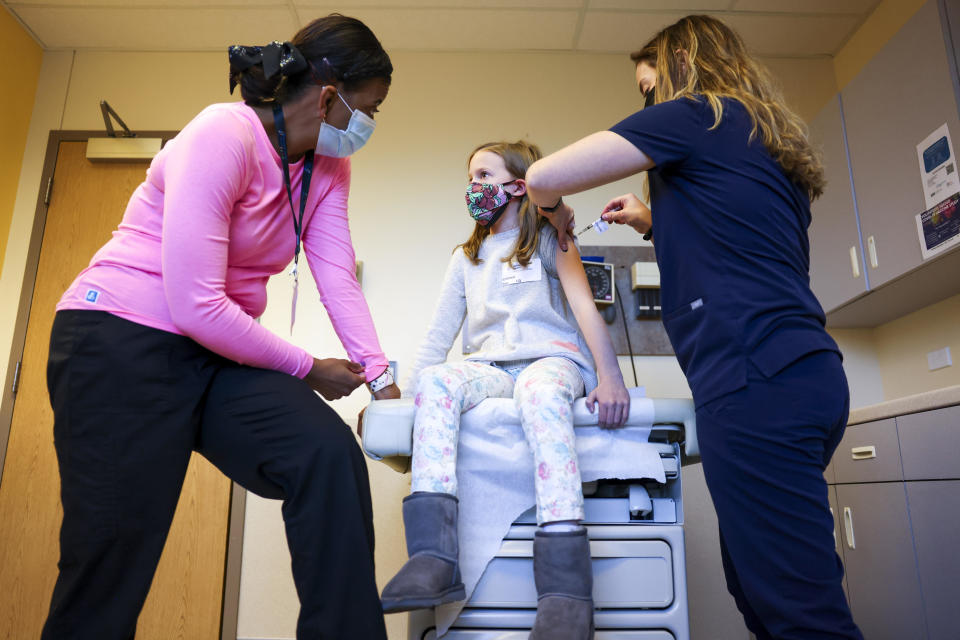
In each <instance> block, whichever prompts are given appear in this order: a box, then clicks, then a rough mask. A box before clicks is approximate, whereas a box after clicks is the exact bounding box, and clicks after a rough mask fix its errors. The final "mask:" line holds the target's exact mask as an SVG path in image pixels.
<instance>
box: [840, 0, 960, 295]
mask: <svg viewBox="0 0 960 640" xmlns="http://www.w3.org/2000/svg"><path fill="white" fill-rule="evenodd" d="M937 4H938V3H937V1H936V0H928V2H927V3H926V4H925V5H924V6H923V7H921V8H920V9H919V10H918V11H917V13H916V14H915V15H914V16H913V18H911V19H910V20H909V21H908V22H907V23H906V24H905V25H904V26H903V28H902V29H901V30H900V31H899V32H897V34H896V35H894V36H893V38H891V40H890V42H888V43H887V45H886V46H885V47H884V48H883V49H881V50H880V52H879V53H878V54H877V55H876V56H874V58H873V59H872V60H870V62H869V63H867V65H866V66H864V68H863V70H862V71H861V72H860V73H859V74H858V75H857V76H856V77H855V78H854V79H853V80H852V81H851V82H850V83H849V84H848V85H847V86H846V87H844V88H843V90H842V92H841V93H842V96H843V107H844V117H845V122H846V132H847V143H848V145H849V149H850V166H851V169H852V172H853V184H854V188H855V189H856V198H857V205H858V210H859V213H860V224H861V229H862V231H863V238H864V243H865V244H867V245H868V246H867V251H868V254H869V253H870V252H871V247H870V245H871V242H872V243H873V245H874V247H875V251H874V253H875V255H876V262H875V263H873V262H871V260H870V259H869V255H868V261H867V262H868V264H869V265H870V285H871V286H872V287H878V286H880V285H883V284H884V283H886V282H889V281H891V280H893V279H895V278H897V277H898V276H900V275H902V274H904V273H906V272H907V271H910V270H911V269H913V268H915V267H917V266H919V265H920V263H921V262H922V261H923V259H922V255H921V253H920V243H919V241H918V239H917V226H916V222H915V220H914V216H916V214H918V213H920V212H921V211H924V210H925V209H926V208H927V207H926V204H925V199H924V195H923V185H922V183H921V181H920V174H919V164H918V161H917V144H919V143H920V141H921V140H923V139H924V138H926V137H927V136H928V135H930V134H931V133H933V131H934V130H936V129H937V127H939V126H941V125H942V124H944V123H946V124H947V126H948V128H949V129H950V131H951V133H952V136H953V137H954V149H955V150H956V145H957V143H960V118H958V111H957V100H956V96H955V94H954V87H953V82H951V71H950V65H949V64H948V60H947V47H946V45H945V43H944V38H943V28H942V26H941V21H940V14H939V9H938V6H937ZM871 239H872V241H871Z"/></svg>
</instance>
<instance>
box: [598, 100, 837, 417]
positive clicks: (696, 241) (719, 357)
mask: <svg viewBox="0 0 960 640" xmlns="http://www.w3.org/2000/svg"><path fill="white" fill-rule="evenodd" d="M722 100H723V119H722V120H721V123H720V125H719V126H718V127H717V128H716V129H713V130H710V127H712V126H713V123H714V115H713V110H712V109H711V108H710V105H709V103H708V102H707V101H706V100H704V99H703V98H698V99H689V98H680V99H677V100H671V101H669V102H664V103H661V104H658V105H653V106H650V107H647V108H646V109H643V110H642V111H638V112H637V113H635V114H633V115H632V116H630V117H628V118H627V119H625V120H623V121H622V122H620V123H618V124H616V125H615V126H614V127H612V128H611V129H610V130H611V131H613V132H614V133H616V134H618V135H620V136H622V137H623V138H625V139H626V140H628V141H630V142H631V143H633V144H634V145H635V146H636V147H637V148H638V149H640V150H641V151H643V152H644V153H645V154H647V156H649V157H650V159H651V160H653V162H654V163H655V164H656V166H655V167H654V168H653V169H651V170H650V171H649V174H648V175H649V180H650V200H651V206H650V208H651V211H652V212H653V236H654V241H655V245H654V246H655V250H656V254H657V263H658V264H659V266H660V281H661V304H662V307H663V323H664V326H665V327H666V330H667V334H668V335H669V336H670V342H671V343H672V344H673V348H674V350H675V351H676V354H677V359H678V360H679V361H680V367H681V368H682V369H683V372H684V374H685V375H686V376H687V381H688V382H689V383H690V388H691V389H692V391H693V398H694V401H695V403H696V405H697V407H700V406H702V405H703V404H705V403H707V402H710V401H711V400H713V399H715V398H718V397H720V396H722V395H725V394H727V393H730V392H732V391H736V390H737V389H740V388H742V387H744V386H745V385H746V383H747V362H748V360H749V361H750V362H752V363H753V364H754V365H755V366H756V368H757V369H758V370H759V371H760V373H762V374H763V375H764V376H767V377H770V376H773V375H775V374H776V373H777V372H779V371H781V370H782V369H783V368H785V367H786V366H787V365H789V364H791V363H792V362H795V361H796V360H797V359H798V358H800V357H801V356H804V355H806V354H808V353H812V352H814V351H821V350H831V351H836V352H837V353H839V349H838V348H837V345H836V343H835V342H834V341H833V339H832V338H831V337H830V336H829V335H828V334H827V332H826V330H825V329H824V324H825V318H824V314H823V309H822V307H821V306H820V303H819V302H818V301H817V299H816V297H814V295H813V292H812V291H811V290H810V276H809V268H810V255H809V254H810V242H809V239H808V238H807V227H809V226H810V200H809V198H808V197H807V194H806V193H805V192H804V190H803V189H802V188H801V187H798V186H797V185H796V184H794V183H793V182H791V180H790V179H789V178H788V177H787V176H786V175H785V174H784V172H783V170H782V169H781V168H780V165H779V164H777V162H776V160H775V159H774V158H773V157H772V156H771V155H770V154H769V153H768V152H767V150H766V148H764V146H763V142H762V141H761V140H760V139H759V135H758V137H757V139H755V140H754V141H753V142H750V141H749V137H750V131H751V129H752V128H753V125H752V122H751V120H750V115H749V114H748V113H747V111H746V110H745V109H744V108H743V106H742V105H741V104H740V103H739V102H737V101H735V100H731V99H727V98H723V99H722Z"/></svg>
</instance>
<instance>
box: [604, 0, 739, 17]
mask: <svg viewBox="0 0 960 640" xmlns="http://www.w3.org/2000/svg"><path fill="white" fill-rule="evenodd" d="M587 1H588V4H587V8H588V9H626V10H628V11H677V12H681V13H684V14H687V13H697V12H703V11H723V10H725V9H729V8H730V3H731V2H733V1H734V0H587Z"/></svg>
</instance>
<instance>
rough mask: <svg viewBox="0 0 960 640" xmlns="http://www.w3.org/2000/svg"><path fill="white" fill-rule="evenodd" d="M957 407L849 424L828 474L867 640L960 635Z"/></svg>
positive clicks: (850, 595)
mask: <svg viewBox="0 0 960 640" xmlns="http://www.w3.org/2000/svg"><path fill="white" fill-rule="evenodd" d="M958 451H960V406H954V407H947V408H944V409H936V410H933V411H926V412H922V413H914V414H910V415H904V416H897V417H896V418H887V419H885V420H878V421H875V422H868V423H863V424H858V425H854V426H851V427H848V428H847V432H846V433H845V434H844V437H843V440H842V441H841V442H840V445H839V446H838V447H837V450H836V453H835V454H834V459H833V460H832V461H831V463H830V466H829V467H828V468H827V470H826V473H825V478H826V480H827V483H828V484H829V485H830V487H829V498H830V509H831V511H832V512H833V514H834V527H835V532H834V533H835V538H836V545H837V551H838V553H839V554H840V556H841V558H842V559H843V563H844V567H845V569H846V572H845V573H846V575H845V581H844V588H845V590H846V592H847V599H848V601H849V602H850V608H851V610H852V611H853V619H854V620H855V621H856V623H857V625H859V627H860V630H861V631H862V632H863V636H864V638H866V640H887V639H890V640H906V639H907V638H909V639H910V640H960V579H958V576H960V551H958V546H960V456H958V455H957V452H958Z"/></svg>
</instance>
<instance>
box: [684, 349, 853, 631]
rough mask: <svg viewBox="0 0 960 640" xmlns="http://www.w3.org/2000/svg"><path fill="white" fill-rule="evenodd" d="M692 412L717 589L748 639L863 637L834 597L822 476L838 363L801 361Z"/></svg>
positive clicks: (838, 385)
mask: <svg viewBox="0 0 960 640" xmlns="http://www.w3.org/2000/svg"><path fill="white" fill-rule="evenodd" d="M748 367H749V371H748V374H747V386H746V387H745V388H743V389H740V390H739V391H735V392H733V393H730V394H727V395H725V396H722V397H720V398H717V399H715V400H712V401H710V402H708V403H706V404H705V405H703V406H702V407H700V408H699V409H698V410H697V436H698V438H699V442H700V453H701V455H702V458H703V471H704V475H705V477H706V480H707V487H708V488H709V489H710V495H711V496H712V498H713V503H714V506H715V507H716V510H717V518H718V520H719V524H720V549H721V554H722V559H723V569H724V572H725V574H726V579H727V587H728V589H729V590H730V593H731V594H732V595H733V598H734V600H735V601H736V603H737V607H738V608H739V609H740V612H741V613H742V614H743V617H744V619H745V621H746V623H747V627H748V628H749V629H750V631H752V632H753V633H754V635H756V636H757V638H758V640H770V639H776V640H801V639H802V640H812V639H815V638H816V639H821V638H823V639H826V638H831V639H840V638H844V639H847V638H854V639H857V640H862V638H863V636H862V635H861V634H860V631H859V630H858V629H857V626H856V625H855V624H854V622H853V619H852V617H851V615H850V609H849V606H848V605H847V600H846V597H845V596H844V593H843V585H842V580H843V565H842V564H841V562H840V558H839V557H838V556H837V554H836V551H835V550H834V539H833V518H832V516H831V515H830V509H829V503H828V502H827V483H826V481H825V480H824V477H823V471H824V469H825V468H826V465H827V463H828V462H829V461H830V457H831V456H832V455H833V451H834V449H836V447H837V445H838V444H839V442H840V438H841V437H842V436H843V431H844V428H845V426H846V422H847V413H848V409H849V392H848V390H847V379H846V377H845V376H844V373H843V368H842V366H841V362H840V357H839V356H838V355H837V354H836V353H834V352H831V351H820V352H816V353H812V354H809V355H807V356H805V357H803V358H801V359H800V360H798V361H797V362H795V363H793V364H791V365H789V366H788V367H787V368H785V369H784V370H782V371H780V372H779V373H777V374H776V375H774V376H773V377H771V378H767V377H765V376H764V375H763V374H762V373H760V371H759V370H757V369H756V368H754V367H753V365H752V364H748Z"/></svg>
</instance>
